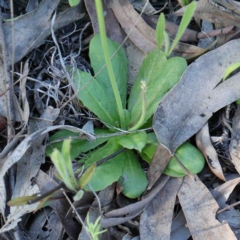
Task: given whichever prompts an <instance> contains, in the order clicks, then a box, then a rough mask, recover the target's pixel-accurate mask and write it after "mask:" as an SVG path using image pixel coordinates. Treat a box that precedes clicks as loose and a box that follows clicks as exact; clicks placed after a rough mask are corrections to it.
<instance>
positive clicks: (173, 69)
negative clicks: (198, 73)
mask: <svg viewBox="0 0 240 240" xmlns="http://www.w3.org/2000/svg"><path fill="white" fill-rule="evenodd" d="M186 67H187V63H186V61H185V60H184V59H183V58H180V57H173V58H170V59H169V60H167V59H166V56H165V54H164V52H162V51H161V50H159V49H158V50H153V51H151V52H150V53H149V54H148V55H147V57H146V58H145V59H144V61H143V64H142V67H141V69H140V71H139V74H138V76H137V79H136V80H135V82H134V85H133V87H132V90H131V93H130V97H129V102H128V110H129V111H130V112H131V121H130V126H129V127H132V126H134V125H135V124H136V123H137V122H138V120H139V118H140V117H141V111H142V110H141V108H142V95H141V88H140V83H141V80H142V79H145V80H146V88H147V89H146V115H145V121H144V122H143V124H144V123H145V122H146V121H147V120H148V119H149V118H150V117H151V116H152V115H153V113H154V112H155V111H156V109H157V106H158V104H159V102H160V101H161V99H162V98H163V96H164V95H165V94H166V93H167V92H168V91H169V90H170V89H171V88H172V87H173V86H174V85H175V84H176V83H177V82H178V81H179V80H180V78H181V76H182V74H183V72H184V70H185V69H186Z"/></svg>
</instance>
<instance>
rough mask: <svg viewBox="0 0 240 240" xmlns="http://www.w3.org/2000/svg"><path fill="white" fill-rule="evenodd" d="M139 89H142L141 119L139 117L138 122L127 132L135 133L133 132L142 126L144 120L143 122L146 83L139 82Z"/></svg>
mask: <svg viewBox="0 0 240 240" xmlns="http://www.w3.org/2000/svg"><path fill="white" fill-rule="evenodd" d="M141 89H142V114H141V117H140V119H139V121H138V122H137V123H136V124H135V125H134V126H133V127H131V128H130V129H128V131H135V130H137V129H139V128H140V127H141V126H142V124H143V123H144V120H145V116H146V90H147V85H146V82H145V81H144V80H142V81H141Z"/></svg>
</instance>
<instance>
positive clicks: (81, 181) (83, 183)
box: [78, 163, 96, 189]
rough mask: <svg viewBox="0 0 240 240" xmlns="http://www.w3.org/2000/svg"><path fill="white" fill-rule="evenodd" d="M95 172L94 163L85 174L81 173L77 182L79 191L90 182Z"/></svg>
mask: <svg viewBox="0 0 240 240" xmlns="http://www.w3.org/2000/svg"><path fill="white" fill-rule="evenodd" d="M95 170H96V163H93V164H92V165H91V166H90V167H89V168H88V169H87V170H86V172H85V173H83V175H82V176H81V177H80V179H79V182H78V186H79V188H80V189H83V188H84V187H85V186H86V185H87V184H88V183H89V181H90V180H91V178H92V176H93V174H94V172H95Z"/></svg>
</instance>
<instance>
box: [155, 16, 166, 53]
mask: <svg viewBox="0 0 240 240" xmlns="http://www.w3.org/2000/svg"><path fill="white" fill-rule="evenodd" d="M164 31H165V17H164V14H163V13H161V14H160V17H159V19H158V23H157V27H156V38H157V45H158V48H159V49H161V48H162V43H163V39H164Z"/></svg>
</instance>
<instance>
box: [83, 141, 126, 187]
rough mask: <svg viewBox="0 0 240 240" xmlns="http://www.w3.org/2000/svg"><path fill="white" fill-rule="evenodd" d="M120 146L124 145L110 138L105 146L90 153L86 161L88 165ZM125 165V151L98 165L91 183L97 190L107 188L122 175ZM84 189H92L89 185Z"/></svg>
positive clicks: (113, 151)
mask: <svg viewBox="0 0 240 240" xmlns="http://www.w3.org/2000/svg"><path fill="white" fill-rule="evenodd" d="M120 148H122V147H121V146H120V145H118V144H117V141H114V140H109V141H108V142H107V143H106V144H105V145H104V146H103V147H101V148H99V149H97V150H95V151H94V152H93V153H92V154H90V156H89V159H88V160H87V161H86V166H89V165H90V164H92V163H94V162H97V161H99V160H101V159H103V158H104V157H107V156H109V155H111V154H113V153H115V152H116V151H118V150H119V149H120ZM123 166H124V159H123V153H120V154H118V155H117V156H115V157H113V158H112V159H111V160H108V161H106V162H104V163H103V164H101V165H100V166H98V167H97V168H96V170H95V172H94V175H93V177H92V178H91V180H90V182H89V184H90V185H91V187H92V188H93V189H94V190H95V191H100V190H102V189H104V188H106V187H107V186H109V185H110V184H112V183H113V182H116V181H118V179H119V178H120V176H121V175H122V170H123ZM84 189H85V190H88V191H89V190H90V189H89V187H88V186H86V187H85V188H84Z"/></svg>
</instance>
